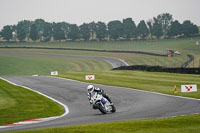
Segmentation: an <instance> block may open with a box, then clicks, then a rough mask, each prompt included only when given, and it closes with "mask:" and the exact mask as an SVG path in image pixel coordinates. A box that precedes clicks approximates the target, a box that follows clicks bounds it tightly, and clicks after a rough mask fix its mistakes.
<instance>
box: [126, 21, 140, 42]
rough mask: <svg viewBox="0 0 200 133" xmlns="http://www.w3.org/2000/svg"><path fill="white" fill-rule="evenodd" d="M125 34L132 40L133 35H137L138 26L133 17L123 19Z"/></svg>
mask: <svg viewBox="0 0 200 133" xmlns="http://www.w3.org/2000/svg"><path fill="white" fill-rule="evenodd" d="M123 36H124V37H125V38H126V39H127V40H130V38H131V37H136V36H137V28H136V25H135V22H134V21H133V20H132V18H126V19H123Z"/></svg>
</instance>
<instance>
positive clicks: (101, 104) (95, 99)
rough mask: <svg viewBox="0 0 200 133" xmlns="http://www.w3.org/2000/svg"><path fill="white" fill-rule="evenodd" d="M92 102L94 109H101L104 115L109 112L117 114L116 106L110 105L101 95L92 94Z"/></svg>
mask: <svg viewBox="0 0 200 133" xmlns="http://www.w3.org/2000/svg"><path fill="white" fill-rule="evenodd" d="M91 101H92V105H93V109H99V111H100V112H101V113H102V114H106V113H108V112H111V113H114V112H116V108H115V105H114V104H113V103H112V104H111V103H110V102H109V101H108V100H107V99H106V98H105V97H103V96H102V95H101V94H98V93H96V92H93V93H92V94H91Z"/></svg>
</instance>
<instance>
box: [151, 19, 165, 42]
mask: <svg viewBox="0 0 200 133" xmlns="http://www.w3.org/2000/svg"><path fill="white" fill-rule="evenodd" d="M152 35H154V36H156V37H157V39H159V38H160V37H161V36H162V35H163V30H162V25H161V24H160V23H159V22H158V20H157V19H156V18H154V23H153V28H152Z"/></svg>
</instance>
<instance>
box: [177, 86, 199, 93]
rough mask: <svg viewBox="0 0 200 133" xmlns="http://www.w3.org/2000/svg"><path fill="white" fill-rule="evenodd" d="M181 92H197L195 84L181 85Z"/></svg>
mask: <svg viewBox="0 0 200 133" xmlns="http://www.w3.org/2000/svg"><path fill="white" fill-rule="evenodd" d="M181 92H197V85H181Z"/></svg>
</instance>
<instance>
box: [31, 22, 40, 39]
mask: <svg viewBox="0 0 200 133" xmlns="http://www.w3.org/2000/svg"><path fill="white" fill-rule="evenodd" d="M29 37H30V38H31V39H32V40H33V41H36V40H38V39H39V35H38V31H37V27H36V25H35V24H32V25H31V30H30V35H29Z"/></svg>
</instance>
